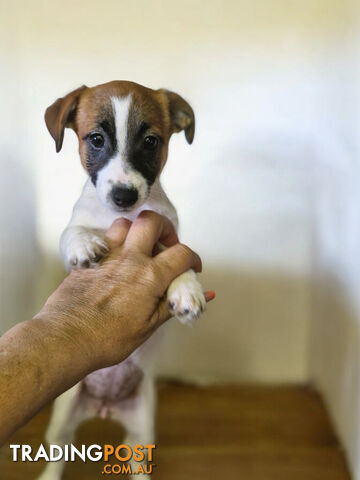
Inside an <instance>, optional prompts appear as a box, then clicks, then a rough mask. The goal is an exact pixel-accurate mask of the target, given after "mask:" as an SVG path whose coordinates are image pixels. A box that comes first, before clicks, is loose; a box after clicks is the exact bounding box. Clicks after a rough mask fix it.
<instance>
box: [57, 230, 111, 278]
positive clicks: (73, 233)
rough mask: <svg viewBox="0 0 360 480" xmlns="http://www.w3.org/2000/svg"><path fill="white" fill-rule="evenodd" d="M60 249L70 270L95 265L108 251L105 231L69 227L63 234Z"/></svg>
mask: <svg viewBox="0 0 360 480" xmlns="http://www.w3.org/2000/svg"><path fill="white" fill-rule="evenodd" d="M60 251H61V256H62V257H63V259H64V262H65V266H66V268H67V269H68V270H71V269H73V268H77V269H79V268H91V267H94V266H95V265H96V264H97V263H98V262H99V261H100V260H101V258H103V257H104V256H105V255H106V254H107V253H108V247H107V245H106V242H105V238H104V231H103V230H100V229H90V228H85V227H69V228H67V229H66V230H65V231H64V233H63V234H62V237H61V240H60Z"/></svg>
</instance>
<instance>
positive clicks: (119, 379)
mask: <svg viewBox="0 0 360 480" xmlns="http://www.w3.org/2000/svg"><path fill="white" fill-rule="evenodd" d="M143 376H144V373H143V371H142V370H141V369H140V368H139V367H138V366H137V365H135V363H134V362H133V361H132V360H131V359H128V360H125V361H124V362H122V363H120V364H118V365H115V366H113V367H108V368H103V369H101V370H97V371H96V372H93V373H91V374H90V375H88V376H87V377H85V378H84V380H83V384H84V388H85V391H86V393H87V394H88V395H89V396H90V397H92V398H95V399H98V400H102V401H105V402H111V403H113V402H118V401H121V400H124V399H126V398H128V397H130V396H132V395H133V394H134V393H136V390H137V387H138V385H139V383H140V382H141V380H142V378H143Z"/></svg>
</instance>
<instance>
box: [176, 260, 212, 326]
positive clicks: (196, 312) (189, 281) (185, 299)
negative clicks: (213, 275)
mask: <svg viewBox="0 0 360 480" xmlns="http://www.w3.org/2000/svg"><path fill="white" fill-rule="evenodd" d="M167 300H168V302H169V308H170V312H171V313H172V315H174V317H176V318H177V319H178V320H180V322H181V323H191V322H192V321H194V320H195V319H196V318H199V317H200V315H201V313H202V312H203V311H204V310H205V308H206V301H205V297H204V294H203V289H202V286H201V283H200V282H199V280H198V279H197V276H196V273H195V272H194V271H193V270H188V271H187V272H185V273H183V274H182V275H179V276H178V277H177V278H175V280H174V281H173V282H171V284H170V286H169V288H168V291H167Z"/></svg>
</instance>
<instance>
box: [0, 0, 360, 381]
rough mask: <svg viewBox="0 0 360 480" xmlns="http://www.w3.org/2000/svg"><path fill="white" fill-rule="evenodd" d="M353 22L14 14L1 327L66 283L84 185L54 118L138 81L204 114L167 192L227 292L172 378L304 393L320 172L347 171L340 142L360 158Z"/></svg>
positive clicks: (275, 14) (206, 12)
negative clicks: (50, 129) (113, 85)
mask: <svg viewBox="0 0 360 480" xmlns="http://www.w3.org/2000/svg"><path fill="white" fill-rule="evenodd" d="M355 14H356V10H355V8H354V4H352V2H350V1H349V2H340V1H335V0H333V1H329V0H327V1H326V0H321V1H317V2H314V1H310V0H309V1H291V2H289V1H285V0H284V1H276V0H274V1H265V0H263V1H245V0H242V1H235V0H233V1H231V0H227V1H206V2H205V1H187V2H173V1H169V2H160V1H152V2H145V1H120V0H117V1H115V0H113V1H110V0H108V1H104V2H101V3H99V2H95V1H93V0H87V1H86V2H85V1H80V2H73V1H71V2H70V1H67V0H66V1H62V2H57V1H53V2H45V1H39V0H33V1H31V2H28V1H11V2H10V1H3V2H2V3H1V5H0V18H1V23H2V26H1V29H0V36H1V37H0V40H1V42H0V49H1V69H2V72H1V76H0V81H1V95H2V98H1V103H2V105H3V106H4V107H2V115H1V116H0V117H1V122H2V124H1V126H2V132H3V138H2V139H1V141H2V155H1V162H2V167H1V172H2V194H3V196H4V198H5V203H6V202H8V208H9V210H10V211H11V212H12V214H11V215H10V216H9V215H8V218H7V220H6V222H5V223H4V222H2V225H6V232H7V234H6V235H4V234H2V236H1V242H2V245H1V247H2V248H1V253H2V277H1V283H2V284H1V285H0V288H1V294H2V297H1V298H2V329H4V328H6V327H7V326H8V325H10V324H11V323H14V322H15V321H17V320H20V319H21V318H23V317H24V316H25V315H30V313H31V312H32V311H33V307H31V302H30V301H29V302H27V303H26V302H25V298H27V297H26V296H27V295H29V292H30V290H29V289H30V285H31V284H33V283H34V282H33V279H34V277H35V276H37V278H39V303H41V302H42V301H43V300H44V299H45V298H46V296H47V295H48V293H49V292H50V291H51V288H52V287H53V286H54V285H56V283H57V282H58V281H59V279H60V278H61V276H62V275H63V272H62V270H61V267H60V263H59V260H58V256H57V255H58V254H57V243H58V238H59V235H60V233H61V231H62V229H63V228H64V226H65V224H66V222H67V220H68V218H69V215H70V211H71V208H72V205H73V203H74V201H75V199H76V198H77V196H78V194H79V192H80V188H81V184H82V182H83V180H84V178H85V177H84V173H83V172H82V170H81V167H80V164H79V161H78V159H77V156H76V153H75V152H76V149H77V144H76V139H75V136H74V134H73V133H72V132H68V134H67V136H66V139H65V144H64V148H63V150H62V152H61V153H60V154H58V155H57V154H56V153H55V151H54V145H53V142H52V140H51V138H50V137H49V135H48V133H47V132H46V129H45V127H44V123H43V112H44V110H45V108H46V106H47V105H48V104H49V103H51V102H52V101H53V100H54V99H55V98H57V97H58V96H60V95H62V94H64V93H66V92H68V91H69V90H71V89H72V88H75V87H77V86H79V85H81V84H83V83H87V84H88V85H94V84H97V83H99V82H104V81H107V80H110V79H130V80H134V81H137V82H140V83H144V84H146V85H148V86H150V87H154V88H158V87H167V88H170V89H174V90H175V91H178V92H179V93H181V94H183V95H184V96H185V97H186V98H187V99H188V100H189V101H190V102H191V103H192V105H193V107H194V110H195V113H196V116H197V132H196V137H195V143H194V145H193V146H191V147H189V146H187V145H186V143H185V141H184V138H183V137H182V136H177V137H176V138H175V137H174V139H173V140H172V145H171V148H170V158H169V162H168V165H167V168H166V171H165V173H164V183H165V186H166V190H167V191H168V193H169V196H170V197H171V199H172V200H173V201H174V203H175V204H176V206H177V208H178V210H179V214H180V219H181V232H182V239H183V241H185V242H188V243H189V244H190V245H191V246H192V247H193V248H195V249H196V250H197V251H199V252H200V253H201V254H202V256H203V260H204V274H203V281H204V285H205V286H206V287H209V288H215V290H216V291H217V300H216V303H215V302H214V303H213V304H212V305H210V306H209V311H208V313H207V315H206V316H205V317H204V319H203V320H202V321H200V322H199V323H198V324H197V325H196V326H195V327H194V328H193V329H185V328H183V327H181V326H179V325H174V329H173V330H172V332H171V333H170V334H169V338H168V340H167V342H166V344H165V347H164V348H165V355H164V356H163V357H162V361H161V363H160V364H159V372H160V373H161V374H163V375H173V376H174V375H175V376H180V377H182V378H184V377H185V378H188V379H194V380H198V381H213V380H217V381H228V380H231V381H234V380H243V381H266V382H269V381H271V382H284V381H291V382H299V381H307V380H309V378H310V371H309V355H308V352H309V346H310V334H309V332H310V322H311V318H312V317H311V315H312V311H313V310H312V307H311V305H312V302H311V298H312V289H311V282H310V278H311V275H312V273H313V259H314V256H313V255H314V242H313V235H314V232H316V231H317V228H314V226H316V222H317V221H318V217H317V214H316V205H317V200H316V194H317V185H318V178H317V176H316V174H315V171H317V170H314V168H315V167H314V166H315V165H320V166H321V165H322V164H323V163H324V161H325V160H326V162H328V161H329V159H330V161H331V162H332V161H333V162H335V163H336V162H338V163H340V164H341V163H342V161H343V160H344V159H343V154H342V153H339V155H334V152H337V151H340V152H341V151H342V150H341V148H339V144H343V143H345V144H346V146H347V147H350V148H353V147H354V144H355V143H356V141H355V140H354V135H353V125H354V118H355V104H354V102H353V98H354V91H355V82H356V79H355V76H354V75H352V68H353V67H352V63H353V58H354V56H353V52H352V50H351V48H350V47H349V45H351V43H352V42H353V33H354V31H355V28H356V24H355V19H356V15H355ZM344 85H345V88H344ZM4 132H6V133H5V135H4ZM323 145H326V146H327V148H322V146H323ZM5 152H6V154H5ZM6 162H7V163H6ZM9 162H11V164H12V165H15V167H17V171H16V168H15V169H14V170H15V172H14V170H12V169H11V168H6V164H9ZM320 170H321V169H320ZM24 172H25V173H24ZM14 178H16V180H18V181H16V180H15V181H14ZM17 192H19V193H17ZM32 199H35V200H36V202H34V204H33V201H32ZM24 212H25V214H24ZM9 217H10V219H9ZM14 218H15V219H16V221H17V223H14V222H13V221H12V220H13V219H14ZM18 222H21V227H22V228H21V229H20V233H19V228H18V225H19V223H18ZM35 227H36V228H35ZM4 231H5V229H4ZM35 234H36V236H37V241H38V244H39V247H40V248H39V252H38V253H37V251H36V249H35V246H34V245H35ZM10 246H11V248H10ZM9 251H12V252H14V254H12V256H11V257H10V256H6V254H5V252H9ZM16 252H18V255H16ZM5 257H7V258H8V262H7V264H6V265H8V266H7V267H4V265H5V263H4V258H5ZM29 258H30V259H31V262H30V263H26V261H25V259H29ZM9 259H10V260H9ZM9 265H11V269H12V275H10V276H9V275H8V274H7V273H6V272H7V270H6V269H9V268H10V267H9ZM4 272H5V273H4ZM24 272H25V273H24ZM20 280H21V281H20ZM6 292H11V295H10V294H9V293H6ZM30 296H31V295H30ZM24 302H25V303H24ZM19 305H26V308H24V309H22V308H19ZM4 306H5V307H6V308H5V307H4ZM320 377H321V375H320Z"/></svg>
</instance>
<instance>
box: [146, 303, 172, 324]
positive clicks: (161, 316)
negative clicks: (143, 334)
mask: <svg viewBox="0 0 360 480" xmlns="http://www.w3.org/2000/svg"><path fill="white" fill-rule="evenodd" d="M171 317H173V315H171V313H170V311H169V302H168V301H167V299H166V298H165V297H164V298H163V299H162V300H160V302H159V304H158V306H157V308H156V310H155V312H154V313H153V314H152V316H151V318H150V323H151V324H152V326H153V327H154V328H156V327H159V326H160V325H162V324H163V323H164V322H166V320H169V319H170V318H171Z"/></svg>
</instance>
